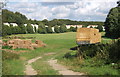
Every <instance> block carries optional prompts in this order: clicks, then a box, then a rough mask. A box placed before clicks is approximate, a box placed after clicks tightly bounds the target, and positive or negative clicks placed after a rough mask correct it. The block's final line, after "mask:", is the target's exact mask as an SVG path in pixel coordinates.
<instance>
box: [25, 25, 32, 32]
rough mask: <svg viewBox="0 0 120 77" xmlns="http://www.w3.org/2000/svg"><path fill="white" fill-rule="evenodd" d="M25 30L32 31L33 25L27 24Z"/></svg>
mask: <svg viewBox="0 0 120 77" xmlns="http://www.w3.org/2000/svg"><path fill="white" fill-rule="evenodd" d="M26 30H27V33H34V31H33V27H32V26H31V24H28V25H27V26H26Z"/></svg>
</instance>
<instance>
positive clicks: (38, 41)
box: [35, 40, 46, 47]
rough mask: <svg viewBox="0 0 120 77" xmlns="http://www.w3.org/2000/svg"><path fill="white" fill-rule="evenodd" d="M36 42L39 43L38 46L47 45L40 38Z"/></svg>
mask: <svg viewBox="0 0 120 77" xmlns="http://www.w3.org/2000/svg"><path fill="white" fill-rule="evenodd" d="M35 43H36V44H37V45H38V47H45V46H46V44H44V43H43V42H42V41H40V40H36V41H35Z"/></svg>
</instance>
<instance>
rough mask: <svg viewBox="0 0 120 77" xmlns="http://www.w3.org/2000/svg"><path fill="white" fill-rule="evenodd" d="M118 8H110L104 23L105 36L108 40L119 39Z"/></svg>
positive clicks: (119, 20)
mask: <svg viewBox="0 0 120 77" xmlns="http://www.w3.org/2000/svg"><path fill="white" fill-rule="evenodd" d="M119 25H120V7H115V8H112V9H111V10H110V12H109V14H108V16H107V18H106V21H105V31H106V36H107V37H110V38H118V37H120V26H119Z"/></svg>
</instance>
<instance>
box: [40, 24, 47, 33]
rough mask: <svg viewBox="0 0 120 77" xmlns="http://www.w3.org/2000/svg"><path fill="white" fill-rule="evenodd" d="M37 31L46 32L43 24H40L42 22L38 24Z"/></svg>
mask: <svg viewBox="0 0 120 77" xmlns="http://www.w3.org/2000/svg"><path fill="white" fill-rule="evenodd" d="M38 33H40V34H46V33H47V30H46V27H45V25H44V24H42V23H40V24H39V27H38Z"/></svg>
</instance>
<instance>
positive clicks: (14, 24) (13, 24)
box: [10, 23, 18, 27]
mask: <svg viewBox="0 0 120 77" xmlns="http://www.w3.org/2000/svg"><path fill="white" fill-rule="evenodd" d="M10 25H12V26H13V27H15V26H18V24H16V23H10Z"/></svg>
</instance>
